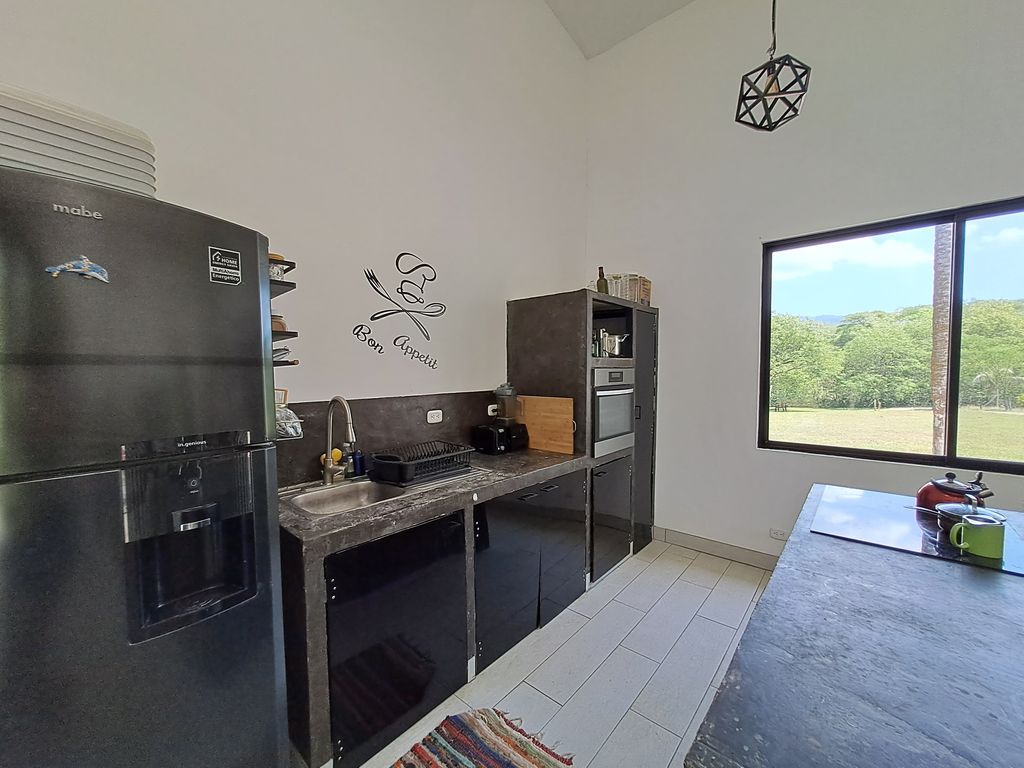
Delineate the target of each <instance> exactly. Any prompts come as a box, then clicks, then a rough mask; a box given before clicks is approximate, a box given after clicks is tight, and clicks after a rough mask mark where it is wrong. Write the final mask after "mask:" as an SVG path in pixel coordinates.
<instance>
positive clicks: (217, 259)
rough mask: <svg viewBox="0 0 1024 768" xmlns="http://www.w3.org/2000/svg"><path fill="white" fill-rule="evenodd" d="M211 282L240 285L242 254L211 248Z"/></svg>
mask: <svg viewBox="0 0 1024 768" xmlns="http://www.w3.org/2000/svg"><path fill="white" fill-rule="evenodd" d="M210 282H211V283H223V284H224V285H238V284H240V283H241V282H242V254H240V253H239V252H238V251H228V250H225V249H224V248H214V247H213V246H212V245H211V246H210Z"/></svg>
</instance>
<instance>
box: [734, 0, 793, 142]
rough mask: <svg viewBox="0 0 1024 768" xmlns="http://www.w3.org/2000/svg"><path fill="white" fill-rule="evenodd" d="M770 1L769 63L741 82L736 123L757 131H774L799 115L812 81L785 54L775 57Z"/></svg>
mask: <svg viewBox="0 0 1024 768" xmlns="http://www.w3.org/2000/svg"><path fill="white" fill-rule="evenodd" d="M777 2H778V0H772V44H771V47H770V48H769V49H768V61H766V62H765V63H764V64H762V65H761V66H760V67H758V68H757V69H754V70H751V71H750V72H747V74H745V75H744V76H743V79H742V80H741V81H740V100H739V103H738V104H737V105H736V122H737V123H741V124H743V125H748V126H750V127H751V128H754V129H756V130H758V131H774V130H775V129H776V128H778V127H779V126H780V125H785V124H786V123H788V122H789V121H790V120H792V119H793V118H794V117H796V116H797V115H798V114H800V105H801V103H802V102H803V100H804V96H805V95H807V86H808V84H809V83H810V81H811V68H810V67H809V66H807V65H806V64H804V63H803V62H802V61H799V60H797V59H794V58H793V57H792V56H790V55H789V54H788V53H787V54H783V55H782V56H778V57H776V56H775V7H776V4H777Z"/></svg>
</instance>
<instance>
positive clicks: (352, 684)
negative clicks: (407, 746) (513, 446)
mask: <svg viewBox="0 0 1024 768" xmlns="http://www.w3.org/2000/svg"><path fill="white" fill-rule="evenodd" d="M324 577H325V579H326V582H327V652H328V663H329V677H330V701H331V739H332V743H333V747H334V750H333V751H334V765H335V766H339V767H340V768H348V766H352V767H353V768H355V766H360V765H362V764H363V763H364V762H365V761H366V760H368V759H369V758H370V757H372V756H373V755H374V754H376V753H377V752H378V751H379V750H380V749H381V748H382V747H384V746H386V745H387V744H389V743H390V742H391V741H393V740H394V739H395V738H396V737H398V736H400V735H401V734H402V732H403V731H405V730H406V729H407V728H409V727H410V726H412V725H414V724H415V723H416V721H417V720H419V719H420V718H421V717H423V715H425V714H427V713H428V712H429V711H430V710H431V709H433V708H434V707H436V706H437V705H438V704H440V703H441V702H442V701H444V700H445V699H446V698H448V697H449V696H450V695H451V694H453V693H454V692H455V691H456V690H458V689H459V688H460V687H461V686H462V685H463V684H464V683H465V682H466V680H467V677H468V669H467V659H468V658H469V654H468V645H469V644H468V633H467V631H466V604H467V589H466V536H465V526H464V524H463V513H462V512H458V513H455V514H452V515H449V516H447V517H443V518H441V519H439V520H434V521H433V522H430V523H425V524H423V525H419V526H416V527H415V528H411V529H409V530H407V531H402V532H401V533H396V534H392V535H391V536H387V537H385V538H383V539H378V540H377V541H371V542H369V543H367V544H362V545H360V546H358V547H355V548H353V549H348V550H344V551H342V552H337V553H335V554H333V555H330V556H329V557H327V558H326V559H325V560H324Z"/></svg>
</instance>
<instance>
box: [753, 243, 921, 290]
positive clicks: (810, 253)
mask: <svg viewBox="0 0 1024 768" xmlns="http://www.w3.org/2000/svg"><path fill="white" fill-rule="evenodd" d="M932 259H933V256H932V252H931V251H930V250H925V249H923V248H920V247H918V246H916V245H913V244H911V243H907V242H905V241H902V240H896V239H892V238H889V239H886V238H884V237H864V238H858V239H855V240H841V241H839V242H835V243H822V244H821V245H808V246H804V247H803V248H791V249H789V250H785V251H776V252H775V253H774V254H773V255H772V279H773V280H793V279H795V278H798V277H806V276H808V275H813V274H816V273H818V272H831V271H832V270H833V269H834V268H835V266H836V265H837V264H855V265H857V266H862V267H870V268H872V269H899V268H903V267H913V266H916V265H918V264H931V263H932Z"/></svg>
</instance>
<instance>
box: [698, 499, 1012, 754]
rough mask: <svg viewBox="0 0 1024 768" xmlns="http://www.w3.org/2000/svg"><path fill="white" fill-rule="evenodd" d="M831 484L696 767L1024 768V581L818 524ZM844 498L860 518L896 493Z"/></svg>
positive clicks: (781, 568) (705, 735) (797, 529)
mask: <svg viewBox="0 0 1024 768" xmlns="http://www.w3.org/2000/svg"><path fill="white" fill-rule="evenodd" d="M828 487H829V486H824V485H815V486H813V487H812V488H811V492H810V494H809V495H808V497H807V501H806V503H805V505H804V508H803V511H802V512H801V514H800V517H799V519H798V520H797V522H796V525H795V526H794V529H793V532H792V534H791V536H790V539H789V542H788V544H787V545H786V548H785V550H784V551H783V553H782V556H781V558H780V559H779V563H778V566H777V567H776V569H775V572H774V574H773V575H772V578H771V580H770V582H769V584H768V587H767V589H766V590H765V593H764V595H763V597H762V598H761V601H760V603H759V604H758V606H757V608H755V610H754V612H753V614H752V615H751V618H750V622H749V624H748V626H747V629H746V631H745V632H744V634H743V637H742V639H741V641H740V644H739V647H738V648H737V651H736V655H735V656H734V657H733V660H732V663H731V665H730V667H729V670H728V673H727V674H726V677H725V680H724V681H723V683H722V686H721V688H720V690H719V692H718V694H717V695H716V697H715V700H714V703H713V704H712V706H711V709H710V711H709V712H708V715H707V717H706V718H705V720H704V722H703V724H702V725H701V727H700V731H699V732H698V734H697V738H696V740H695V742H694V744H693V747H692V748H691V750H690V752H689V754H688V755H687V756H686V760H685V763H684V765H685V766H686V768H789V767H790V766H799V768H818V767H819V766H820V767H821V768H825V767H826V766H828V767H829V768H869V767H870V768H878V766H899V767H900V768H976V767H977V766H985V768H1019V766H1021V765H1024V654H1022V653H1021V647H1022V644H1024V643H1022V641H1024V629H1022V622H1024V578H1021V577H1020V576H1014V575H1011V574H1006V573H1002V572H999V571H994V570H988V569H985V568H979V567H974V566H970V565H966V564H964V563H957V562H952V561H947V560H939V559H935V558H930V557H923V556H920V555H913V554H909V553H906V552H899V551H894V550H890V549H884V548H882V547H877V546H871V545H868V544H861V543H857V542H851V541H845V540H842V539H837V538H833V537H830V536H824V535H821V534H817V533H812V532H811V531H810V525H811V521H812V520H813V518H814V514H815V511H816V510H817V508H818V504H819V502H820V500H821V498H822V495H823V494H824V493H825V491H826V489H827V488H828ZM844 495H846V496H848V497H849V505H850V514H856V513H857V509H858V507H863V505H865V504H872V503H879V502H881V501H883V499H882V498H881V497H885V499H884V500H885V501H887V502H888V503H891V502H892V499H893V496H892V495H890V494H876V493H875V492H871V491H866V492H864V493H863V494H861V495H860V496H859V498H858V494H856V493H848V494H844ZM896 498H897V499H899V500H901V502H903V503H907V504H913V498H912V497H906V498H905V499H904V497H896ZM1004 512H1005V511H1004ZM1005 514H1006V515H1007V517H1008V518H1009V524H1011V525H1012V526H1013V527H1014V528H1015V530H1016V531H1018V532H1022V531H1024V515H1022V514H1021V513H1018V512H1005Z"/></svg>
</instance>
